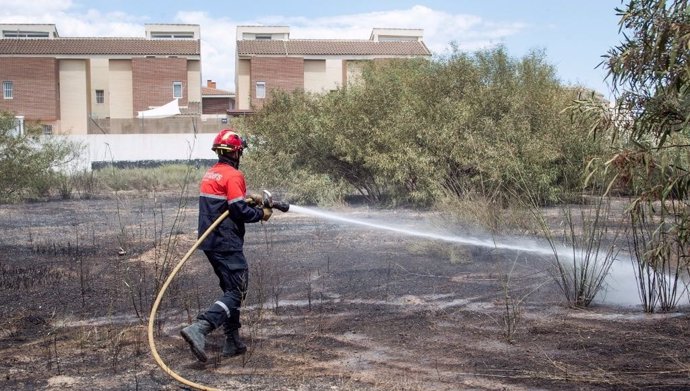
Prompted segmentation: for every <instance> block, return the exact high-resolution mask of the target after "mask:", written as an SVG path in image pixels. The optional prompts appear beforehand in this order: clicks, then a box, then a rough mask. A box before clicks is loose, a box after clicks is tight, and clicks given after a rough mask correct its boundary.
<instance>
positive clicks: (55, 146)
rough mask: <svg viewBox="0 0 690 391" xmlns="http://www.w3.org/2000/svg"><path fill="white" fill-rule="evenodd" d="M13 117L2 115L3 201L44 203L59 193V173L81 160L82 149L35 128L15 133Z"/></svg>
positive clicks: (0, 187)
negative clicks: (52, 193)
mask: <svg viewBox="0 0 690 391" xmlns="http://www.w3.org/2000/svg"><path fill="white" fill-rule="evenodd" d="M14 129H15V118H14V115H13V114H12V113H8V112H2V113H0V201H3V202H7V201H18V200H22V199H41V198H46V197H48V196H50V195H51V191H52V190H53V189H57V188H58V187H59V186H58V179H57V178H59V174H58V172H59V170H60V169H61V168H64V167H65V166H66V165H67V164H68V163H70V162H71V161H73V160H75V159H77V158H78V156H79V153H80V151H81V148H82V146H81V145H79V144H77V143H73V142H70V141H68V140H65V139H63V138H61V137H59V136H44V135H42V131H41V128H40V127H39V126H38V125H36V124H31V123H26V124H25V131H24V134H17V132H15V130H14Z"/></svg>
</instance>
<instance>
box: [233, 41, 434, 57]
mask: <svg viewBox="0 0 690 391" xmlns="http://www.w3.org/2000/svg"><path fill="white" fill-rule="evenodd" d="M237 52H238V54H239V55H240V56H251V55H284V56H290V55H362V56H366V55H382V56H430V55H431V52H430V51H429V49H428V48H427V47H426V45H424V42H420V41H391V42H375V41H369V40H347V41H345V40H322V39H291V40H286V41H282V40H241V41H237Z"/></svg>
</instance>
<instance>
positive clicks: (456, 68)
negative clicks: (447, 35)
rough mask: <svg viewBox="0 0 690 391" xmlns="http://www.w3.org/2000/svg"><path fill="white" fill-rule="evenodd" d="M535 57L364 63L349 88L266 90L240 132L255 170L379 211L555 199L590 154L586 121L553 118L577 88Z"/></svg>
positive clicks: (483, 55)
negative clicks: (448, 201) (253, 146)
mask: <svg viewBox="0 0 690 391" xmlns="http://www.w3.org/2000/svg"><path fill="white" fill-rule="evenodd" d="M544 57H545V56H544V54H543V53H540V52H535V53H531V54H530V55H528V56H525V57H524V58H522V59H514V58H511V57H509V56H508V55H507V53H506V51H505V50H504V49H503V48H497V49H491V50H486V51H482V52H478V53H475V54H466V53H460V52H455V53H453V54H452V55H450V56H448V57H446V58H439V59H435V60H431V61H429V60H425V59H405V60H387V61H380V62H371V63H370V64H368V66H366V67H365V69H364V72H363V75H362V80H363V82H362V83H361V84H356V85H348V86H345V87H343V88H341V89H338V90H336V91H332V92H330V93H327V94H323V95H316V94H310V93H306V92H304V91H300V90H298V91H294V92H291V93H287V92H280V91H274V92H273V94H272V97H271V99H270V100H269V101H268V102H267V103H266V104H265V106H264V107H263V108H262V109H261V110H259V111H258V112H257V114H256V115H255V116H254V117H252V118H251V119H250V121H249V123H248V124H247V126H248V128H249V129H251V133H252V136H253V137H255V138H256V139H258V140H260V142H259V143H258V146H257V150H260V151H261V152H262V153H263V154H264V156H269V157H271V158H269V159H266V163H269V162H270V161H271V159H278V158H279V159H280V164H281V166H283V167H287V168H289V171H290V172H305V173H308V175H314V176H316V177H322V178H328V179H327V180H326V181H325V182H322V183H323V185H324V186H325V185H328V184H331V185H334V186H341V184H342V183H346V184H347V185H348V186H349V187H350V188H352V189H353V190H354V191H355V192H357V193H359V194H361V195H362V196H364V197H366V198H367V199H368V200H369V201H371V202H374V203H378V204H381V205H414V206H428V205H432V204H433V203H434V202H437V201H438V200H439V199H440V198H441V197H444V196H446V195H447V194H449V193H450V194H454V195H455V196H457V197H463V196H464V195H465V194H479V195H481V196H483V197H486V198H489V199H492V200H494V201H495V202H496V203H497V204H498V205H507V204H508V203H510V199H511V198H515V197H524V196H527V195H529V196H530V197H533V198H534V199H535V200H536V201H537V202H538V203H539V204H542V205H543V204H549V203H553V202H558V201H559V200H560V199H561V198H562V197H563V196H564V195H567V194H569V193H570V192H573V191H577V190H579V189H580V186H581V183H582V172H583V169H584V167H585V165H586V163H587V162H588V161H589V160H590V159H592V158H593V157H596V156H601V149H602V147H601V145H600V143H599V141H598V140H595V139H593V138H591V137H588V133H589V130H590V128H591V122H592V121H591V120H589V119H587V118H585V117H578V118H577V120H575V121H574V120H573V117H572V116H570V115H568V113H565V112H564V111H565V109H566V108H567V107H569V106H570V105H571V103H572V102H573V100H574V99H576V98H577V97H578V94H579V92H580V91H579V90H578V89H577V88H573V87H568V86H563V85H562V84H561V83H560V82H559V81H558V79H557V78H556V75H555V70H554V68H553V67H552V66H551V65H549V64H547V63H546V62H545V60H544ZM258 161H259V160H257V163H258ZM257 169H258V170H259V171H267V172H270V171H271V170H272V169H271V168H266V167H264V168H257ZM322 191H323V190H322Z"/></svg>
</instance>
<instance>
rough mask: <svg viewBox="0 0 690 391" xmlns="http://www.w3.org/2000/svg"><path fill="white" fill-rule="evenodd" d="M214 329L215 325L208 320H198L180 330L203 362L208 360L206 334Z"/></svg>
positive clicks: (193, 351)
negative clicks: (205, 348)
mask: <svg viewBox="0 0 690 391" xmlns="http://www.w3.org/2000/svg"><path fill="white" fill-rule="evenodd" d="M211 331H213V325H212V324H211V323H209V322H208V321H206V320H201V319H200V320H196V321H195V322H194V323H192V324H190V325H189V326H187V327H185V328H183V329H182V330H181V331H180V334H181V335H182V338H184V340H185V341H187V343H188V344H189V347H190V348H191V349H192V353H194V355H195V356H196V358H197V359H198V360H199V361H201V362H206V361H207V360H208V357H206V352H205V351H204V347H205V345H206V335H208V333H210V332H211Z"/></svg>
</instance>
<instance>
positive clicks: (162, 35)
mask: <svg viewBox="0 0 690 391" xmlns="http://www.w3.org/2000/svg"><path fill="white" fill-rule="evenodd" d="M151 38H152V39H194V33H192V32H184V31H177V32H173V31H160V32H158V31H156V32H151Z"/></svg>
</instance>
